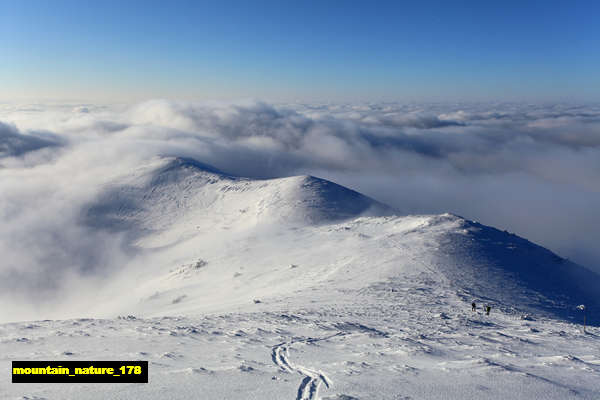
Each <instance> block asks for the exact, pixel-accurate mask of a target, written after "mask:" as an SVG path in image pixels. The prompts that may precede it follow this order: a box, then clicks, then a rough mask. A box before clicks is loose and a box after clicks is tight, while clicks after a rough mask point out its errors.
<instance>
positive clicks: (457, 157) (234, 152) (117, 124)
mask: <svg viewBox="0 0 600 400" xmlns="http://www.w3.org/2000/svg"><path fill="white" fill-rule="evenodd" d="M156 155H167V156H181V157H191V158H195V159H198V160H200V161H202V162H204V163H207V164H211V165H213V166H215V167H216V168H218V169H220V170H222V171H226V172H228V173H230V174H235V175H242V176H250V177H279V176H289V175H296V174H312V175H316V176H320V177H324V178H327V179H331V180H334V181H336V182H338V183H340V184H343V185H346V186H349V187H351V188H353V189H355V190H358V191H361V192H363V193H365V194H367V195H369V196H371V197H374V198H375V199H377V200H380V201H382V202H384V203H387V204H389V205H391V206H393V207H395V208H397V209H398V210H400V211H401V212H404V213H439V212H454V213H457V214H460V215H463V216H465V217H467V218H470V219H475V220H478V221H480V222H482V223H485V224H489V225H494V226H496V227H498V228H501V229H507V230H509V231H511V232H515V233H517V234H519V235H521V236H524V237H526V238H528V239H530V240H533V241H536V242H538V243H540V244H542V245H544V246H546V247H549V248H550V249H552V250H554V251H556V252H558V253H559V254H560V255H562V256H565V257H569V258H571V259H572V260H573V261H576V262H579V263H582V264H583V265H586V266H588V267H589V268H592V269H595V270H596V271H600V250H599V249H598V246H597V245H596V243H597V241H598V240H600V213H598V212H597V207H598V204H600V106H597V105H578V104H548V105H540V104H508V103H506V104H505V103H498V104H492V103H488V104H448V103H446V104H404V105H403V104H279V105H272V104H267V103H264V102H259V101H245V102H238V103H200V104H198V103H194V104H192V103H181V102H171V101H164V100H154V101H148V102H145V103H141V104H137V105H133V106H127V105H119V106H114V105H113V106H100V105H93V104H66V105H25V106H23V105H10V104H8V105H7V104H3V105H0V226H1V227H2V228H0V251H1V252H2V254H3V259H4V262H3V264H2V267H0V282H2V283H0V290H1V291H3V292H4V293H9V292H10V293H11V296H13V295H14V293H17V294H18V293H21V294H23V296H31V293H34V294H35V296H38V297H40V298H43V297H44V296H45V293H46V292H49V291H52V290H54V289H56V288H57V287H59V286H60V285H62V284H63V283H64V282H68V281H69V279H79V278H80V277H81V276H89V277H94V278H97V277H98V276H102V275H103V274H104V275H106V274H110V273H111V271H115V270H117V269H118V268H119V265H122V263H123V262H125V260H127V259H128V257H130V255H129V254H127V250H126V249H125V248H124V244H123V238H122V237H119V236H118V235H109V234H106V233H102V232H98V231H97V230H93V229H91V228H90V227H89V226H86V225H85V224H82V222H81V212H82V210H85V208H86V206H87V205H88V204H90V203H91V202H92V201H93V200H94V198H96V196H97V195H98V194H99V193H100V192H101V190H102V188H103V185H106V184H107V183H109V182H111V181H112V180H114V179H117V178H118V177H120V176H123V175H124V174H127V172H128V171H130V170H131V169H132V168H135V167H136V166H137V165H139V164H140V163H142V162H144V161H145V160H147V159H149V158H152V157H155V156H156ZM14 296H17V295H14ZM14 296H13V297H14Z"/></svg>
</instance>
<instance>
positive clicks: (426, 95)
mask: <svg viewBox="0 0 600 400" xmlns="http://www.w3.org/2000/svg"><path fill="white" fill-rule="evenodd" d="M598 15H600V2H597V1H502V2H491V1H460V2H450V1H411V2H406V1H405V2H402V1H325V0H320V1H281V0H279V1H259V0H257V1H218V2H217V1H206V2H203V1H150V0H145V1H133V0H128V1H122V0H120V1H108V0H106V1H97V2H82V1H60V0H56V1H14V0H0V88H1V90H0V98H1V99H2V100H10V99H19V98H29V99H32V98H39V99H89V100H96V99H102V100H125V101H128V100H141V99H144V98H148V97H170V98H183V99H206V98H235V97H260V98H264V99H268V100H297V99H300V100H438V99H440V100H448V99H449V100H454V99H466V100H469V99H526V100H562V99H575V100H590V99H591V100H599V99H600V95H599V94H598V93H600V74H599V73H598V71H600V51H599V50H600V28H599V26H600V24H599V23H598Z"/></svg>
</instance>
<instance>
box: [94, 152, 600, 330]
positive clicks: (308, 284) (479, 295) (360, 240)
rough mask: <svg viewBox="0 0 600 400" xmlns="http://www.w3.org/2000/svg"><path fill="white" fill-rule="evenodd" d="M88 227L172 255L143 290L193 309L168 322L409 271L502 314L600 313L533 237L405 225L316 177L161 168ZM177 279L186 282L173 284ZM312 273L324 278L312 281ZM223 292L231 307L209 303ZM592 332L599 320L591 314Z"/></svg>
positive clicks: (579, 271)
mask: <svg viewBox="0 0 600 400" xmlns="http://www.w3.org/2000/svg"><path fill="white" fill-rule="evenodd" d="M86 220H87V223H90V224H94V225H96V226H98V227H99V228H101V229H112V230H124V231H126V232H128V233H129V234H130V235H131V241H132V243H133V246H134V247H136V248H137V249H144V250H146V251H148V250H151V249H154V252H153V253H152V254H153V257H155V258H156V257H159V256H158V255H157V250H156V249H162V250H161V251H160V253H161V255H162V256H165V255H166V256H167V257H166V259H165V261H164V264H162V265H160V267H159V268H158V269H157V270H156V271H155V272H154V273H152V274H150V275H149V277H148V280H149V281H148V282H152V283H146V284H144V283H142V284H141V285H140V287H144V288H145V290H146V291H151V292H152V293H146V294H145V295H146V296H154V297H153V298H154V299H156V298H158V297H160V294H161V293H163V292H164V291H166V292H168V293H172V294H171V297H170V298H182V299H183V298H185V299H186V301H185V302H184V301H181V302H177V303H182V305H181V306H178V307H172V306H168V307H167V308H168V311H167V312H169V313H171V312H184V311H185V312H193V311H194V309H195V307H196V306H198V307H199V308H200V309H205V308H206V306H205V305H206V303H207V301H208V302H210V303H213V302H216V303H218V304H223V303H226V302H230V299H232V298H235V295H233V294H232V293H231V290H232V288H237V291H238V292H239V294H240V295H241V296H242V298H243V301H244V302H247V301H249V300H251V299H252V298H254V297H261V298H262V297H265V296H268V295H269V293H272V294H273V295H275V294H277V295H280V294H282V293H280V292H278V291H277V288H278V287H279V288H280V290H281V291H284V292H285V290H284V288H282V287H280V285H278V284H276V283H275V282H277V281H280V280H283V281H285V282H288V283H290V282H294V283H293V286H294V288H295V291H297V292H298V291H304V290H309V289H310V290H311V291H312V290H314V286H315V285H316V284H317V283H321V282H323V280H324V278H325V277H327V279H328V281H329V282H332V283H331V285H324V286H325V290H326V291H328V290H330V289H331V290H335V289H337V286H338V285H339V282H340V281H342V282H346V281H350V283H351V284H353V285H356V284H360V285H367V284H371V283H375V282H377V281H380V280H382V279H394V278H397V277H398V276H402V275H403V274H406V273H408V271H410V272H411V273H424V272H427V273H432V274H434V275H437V276H438V278H437V280H439V282H437V283H436V284H441V283H440V282H444V283H445V284H447V285H449V286H450V287H452V288H453V290H454V291H455V292H456V293H457V294H459V295H460V296H461V298H463V299H464V300H465V302H470V301H471V299H475V300H479V301H482V302H486V303H490V304H491V305H493V306H494V308H502V309H504V310H515V312H517V310H519V312H528V313H534V314H543V315H553V316H555V317H559V318H563V319H567V320H569V319H574V318H577V317H579V316H580V315H579V314H581V313H580V312H579V310H577V309H576V306H577V305H579V304H586V305H587V306H588V307H590V308H591V309H596V307H597V306H598V300H597V298H596V296H595V295H596V293H597V290H598V288H600V277H599V276H598V275H597V274H595V273H593V272H591V271H589V270H587V269H585V268H583V267H581V266H578V265H576V264H574V263H571V262H569V261H568V260H565V259H562V258H560V257H559V256H557V255H555V254H553V253H552V252H550V251H549V250H546V249H544V248H542V247H540V246H537V245H535V244H533V243H531V242H529V241H527V240H525V239H523V238H520V237H518V236H516V235H513V234H510V233H508V232H502V231H499V230H496V229H494V228H491V227H487V226H484V225H481V224H478V223H475V222H472V221H468V220H466V219H463V218H461V217H458V216H455V215H449V214H447V215H438V216H436V215H427V216H400V215H396V214H395V213H394V211H393V210H392V209H390V208H389V207H387V206H385V205H383V204H381V203H378V202H377V201H375V200H373V199H370V198H368V197H366V196H364V195H361V194H360V193H357V192H355V191H353V190H350V189H347V188H344V187H342V186H340V185H337V184H335V183H333V182H329V181H326V180H323V179H319V178H315V177H312V176H295V177H289V178H280V179H265V180H252V179H248V178H241V177H233V176H229V175H227V174H224V173H222V172H220V171H218V170H217V169H215V168H213V167H211V166H208V165H205V164H202V163H200V162H198V161H195V160H190V159H182V158H159V159H156V160H155V161H154V162H152V163H150V164H148V165H144V166H143V167H141V168H140V169H139V170H137V171H135V172H134V173H132V174H131V175H129V176H126V177H124V178H123V179H122V180H120V181H119V182H114V183H113V184H111V185H109V187H107V188H106V189H105V191H104V192H103V195H101V196H100V197H99V198H98V200H97V202H96V204H94V205H92V206H91V207H90V208H89V209H88V210H87V213H86ZM206 243H208V245H206ZM188 246H189V247H192V248H193V250H188ZM178 260H181V261H178ZM184 260H185V261H184ZM198 260H200V261H198ZM178 263H179V264H178ZM159 264H161V263H159ZM290 265H302V268H298V269H295V268H289V266H290ZM195 266H197V267H195ZM146 272H147V271H146ZM367 272H370V274H368V273H367ZM178 273H179V274H180V275H182V276H185V277H186V278H185V279H180V280H179V281H173V279H171V278H172V277H173V276H174V275H177V274H178ZM309 273H310V276H313V275H314V277H312V278H310V279H306V275H307V274H309ZM244 274H245V275H251V276H261V277H262V278H261V279H260V282H262V283H263V284H262V285H259V286H257V287H256V288H255V290H253V289H252V288H253V286H254V285H253V283H252V282H245V281H244V279H243V278H241V277H242V276H243V275H244ZM351 276H354V278H353V279H356V282H354V281H352V279H350V277H351ZM166 282H168V283H166ZM216 282H218V283H219V285H222V286H223V289H222V292H221V293H222V294H223V298H220V297H219V296H216V297H215V295H213V294H211V295H210V296H208V295H207V293H209V292H210V291H207V289H208V287H211V286H213V284H215V283H216ZM194 285H200V286H198V287H196V288H194ZM204 286H206V287H204ZM327 286H330V287H331V288H330V289H328V288H327ZM183 287H185V289H183ZM286 290H287V289H286ZM141 296H142V298H144V295H141ZM184 296H185V297H184ZM227 299H229V300H227ZM331 301H336V299H335V298H334V297H332V299H331ZM142 302H143V301H142ZM184 303H187V306H186V307H185V308H184V309H183V308H180V307H183V304H184ZM200 304H201V305H202V306H200ZM142 309H143V310H145V311H146V312H150V313H152V314H154V313H155V312H153V310H154V311H157V310H162V308H161V307H156V304H155V305H153V306H148V307H146V306H143V307H142ZM136 311H137V310H136ZM161 313H162V311H161ZM589 322H590V323H596V322H597V319H596V317H595V316H594V315H593V313H592V315H590V321H589Z"/></svg>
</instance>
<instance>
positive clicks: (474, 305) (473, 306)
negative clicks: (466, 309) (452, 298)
mask: <svg viewBox="0 0 600 400" xmlns="http://www.w3.org/2000/svg"><path fill="white" fill-rule="evenodd" d="M471 308H472V309H473V311H477V304H475V302H472V303H471Z"/></svg>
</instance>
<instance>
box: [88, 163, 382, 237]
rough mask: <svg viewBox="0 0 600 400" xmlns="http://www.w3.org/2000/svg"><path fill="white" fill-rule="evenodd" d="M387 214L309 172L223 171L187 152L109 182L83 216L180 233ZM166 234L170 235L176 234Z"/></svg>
mask: <svg viewBox="0 0 600 400" xmlns="http://www.w3.org/2000/svg"><path fill="white" fill-rule="evenodd" d="M391 213H392V210H391V209H390V208H389V207H387V206H385V205H383V204H381V203H378V202H377V201H375V200H373V199H371V198H369V197H367V196H364V195H362V194H360V193H358V192H355V191H353V190H351V189H348V188H345V187H343V186H340V185H337V184H335V183H333V182H330V181H327V180H324V179H320V178H316V177H313V176H293V177H288V178H278V179H262V180H256V179H248V178H244V177H234V176H230V175H227V174H225V173H222V172H221V171H219V170H217V169H216V168H214V167H212V166H209V165H206V164H203V163H200V162H198V161H196V160H192V159H188V158H158V159H156V160H155V161H154V162H152V163H149V164H148V165H144V166H142V167H140V168H139V169H138V170H137V171H134V172H133V173H132V174H131V175H129V176H127V177H124V178H123V179H121V180H120V181H118V182H114V183H113V184H111V185H110V186H108V187H107V188H106V190H105V191H104V193H103V194H102V195H101V196H100V198H99V199H98V200H97V201H96V202H95V204H93V205H92V206H91V207H90V208H89V209H88V210H87V211H86V216H85V217H86V219H87V223H91V224H95V225H98V226H99V227H103V228H107V229H128V230H132V229H134V230H137V231H138V232H137V233H136V234H137V235H142V236H147V235H148V234H149V233H154V234H161V235H163V236H161V237H163V238H164V235H165V234H166V235H167V236H169V234H168V233H166V232H167V231H169V230H170V229H171V228H174V229H175V230H176V231H177V232H178V233H180V234H183V235H187V234H189V233H190V229H191V230H192V231H198V230H207V231H211V230H214V229H217V230H221V229H234V230H237V229H245V228H248V227H253V226H255V225H257V224H274V223H291V224H296V225H305V224H311V225H318V224H322V223H327V222H331V221H337V220H343V219H348V218H353V217H358V216H360V215H389V214H391ZM192 222H193V223H192ZM172 234H174V232H171V236H169V237H170V238H171V240H177V239H180V238H181V237H179V238H173V237H172ZM164 244H166V243H162V244H161V245H164Z"/></svg>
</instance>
